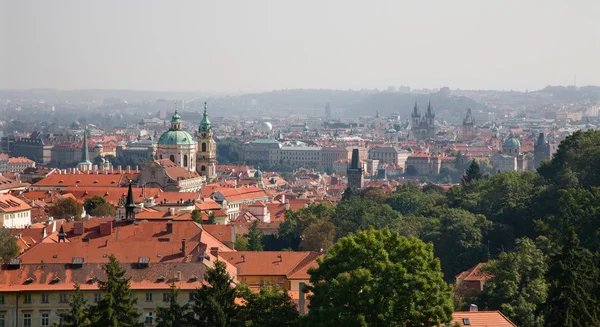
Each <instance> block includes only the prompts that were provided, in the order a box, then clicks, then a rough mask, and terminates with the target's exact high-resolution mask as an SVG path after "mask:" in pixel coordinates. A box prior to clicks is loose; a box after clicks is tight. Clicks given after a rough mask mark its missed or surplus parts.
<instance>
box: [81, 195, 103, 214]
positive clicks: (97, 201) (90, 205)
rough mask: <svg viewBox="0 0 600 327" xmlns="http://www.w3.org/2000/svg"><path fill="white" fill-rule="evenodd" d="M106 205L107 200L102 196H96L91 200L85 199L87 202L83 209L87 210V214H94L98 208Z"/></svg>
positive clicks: (84, 203)
mask: <svg viewBox="0 0 600 327" xmlns="http://www.w3.org/2000/svg"><path fill="white" fill-rule="evenodd" d="M105 203H107V202H106V199H104V198H103V197H101V196H98V195H94V196H93V197H91V198H87V199H85V201H84V202H83V208H84V209H85V211H86V212H92V210H94V209H96V208H97V207H99V206H101V205H103V204H105Z"/></svg>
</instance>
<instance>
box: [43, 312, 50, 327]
mask: <svg viewBox="0 0 600 327" xmlns="http://www.w3.org/2000/svg"><path fill="white" fill-rule="evenodd" d="M49 320H50V315H49V314H48V313H42V326H48V325H49V323H50V321H49Z"/></svg>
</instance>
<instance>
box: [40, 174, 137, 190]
mask: <svg viewBox="0 0 600 327" xmlns="http://www.w3.org/2000/svg"><path fill="white" fill-rule="evenodd" d="M138 174H139V173H136V172H131V173H126V172H123V173H118V172H117V173H112V174H110V173H109V174H83V173H81V174H56V173H55V174H50V175H48V176H47V177H46V178H44V179H42V180H41V181H39V182H37V183H35V184H33V185H32V187H62V188H66V187H74V186H77V187H82V186H87V187H89V186H92V187H111V188H113V187H125V186H127V185H128V183H129V180H133V179H136V178H137V176H138Z"/></svg>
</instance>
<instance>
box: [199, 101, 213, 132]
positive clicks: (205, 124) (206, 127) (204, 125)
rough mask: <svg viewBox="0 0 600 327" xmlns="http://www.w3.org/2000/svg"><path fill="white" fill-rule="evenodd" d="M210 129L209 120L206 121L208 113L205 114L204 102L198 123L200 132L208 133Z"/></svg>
mask: <svg viewBox="0 0 600 327" xmlns="http://www.w3.org/2000/svg"><path fill="white" fill-rule="evenodd" d="M210 129H211V125H210V120H208V113H207V112H206V102H204V114H203V115H202V121H201V122H200V128H199V129H198V130H199V131H200V132H208V131H209V130H210Z"/></svg>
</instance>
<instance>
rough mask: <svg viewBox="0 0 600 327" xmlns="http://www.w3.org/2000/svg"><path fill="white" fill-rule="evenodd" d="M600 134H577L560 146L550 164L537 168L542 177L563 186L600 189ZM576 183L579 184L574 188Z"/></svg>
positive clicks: (597, 132) (596, 132) (582, 132)
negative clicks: (597, 187) (598, 187)
mask: <svg viewBox="0 0 600 327" xmlns="http://www.w3.org/2000/svg"><path fill="white" fill-rule="evenodd" d="M598 167H600V131H594V130H588V131H576V132H575V133H573V134H572V135H569V136H567V137H566V138H565V139H564V140H563V141H562V142H561V143H560V145H559V146H558V150H557V151H556V153H555V154H554V156H553V158H552V160H551V161H546V162H544V164H543V165H541V166H540V167H539V168H538V172H539V173H540V175H542V176H544V177H545V178H547V179H548V180H550V181H552V182H554V183H555V184H557V185H558V186H560V187H573V186H577V185H579V186H582V187H585V188H587V187H592V186H600V171H599V170H598ZM573 182H574V183H576V184H577V185H573Z"/></svg>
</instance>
